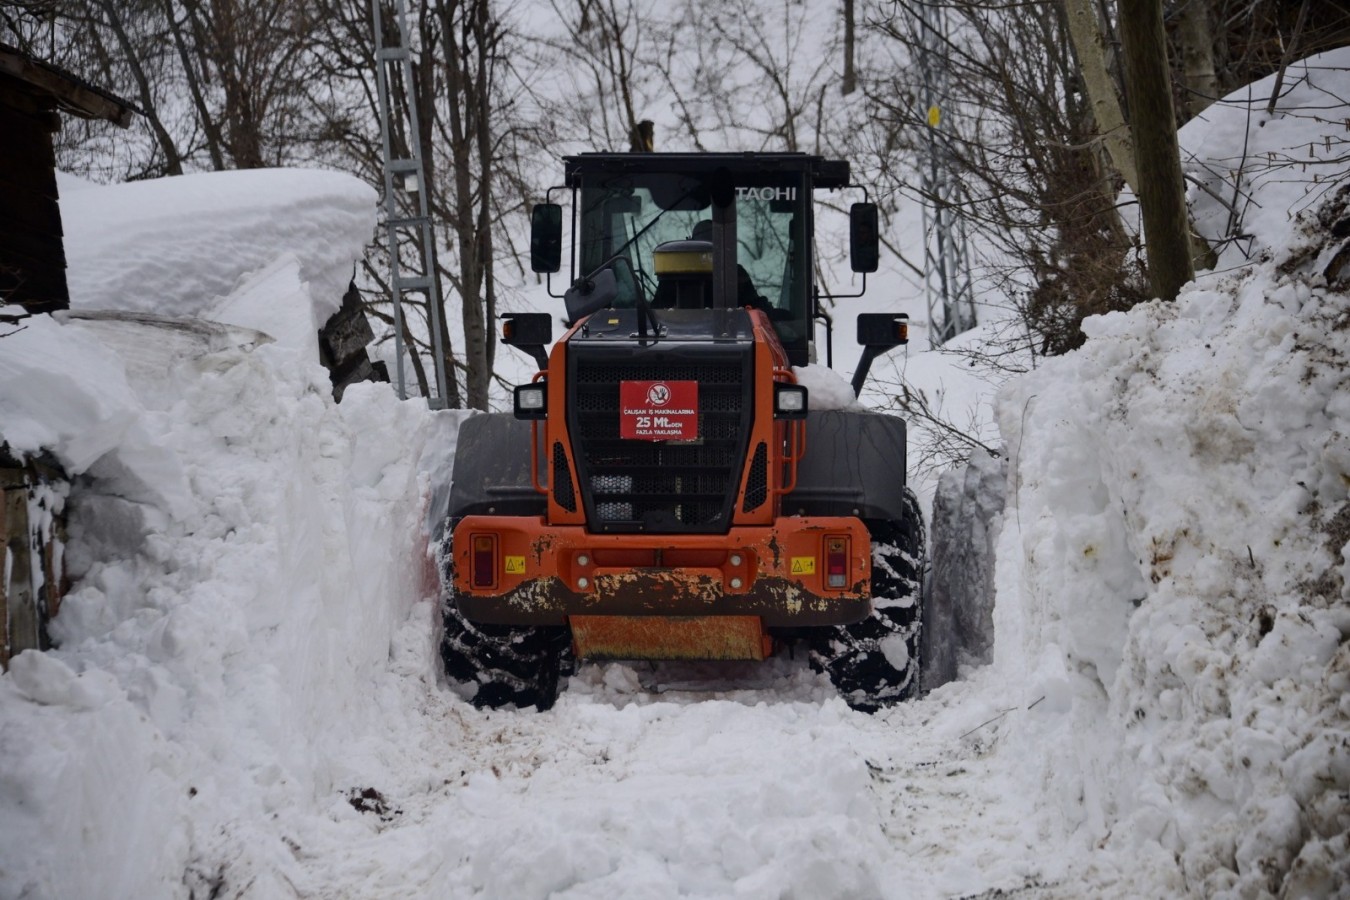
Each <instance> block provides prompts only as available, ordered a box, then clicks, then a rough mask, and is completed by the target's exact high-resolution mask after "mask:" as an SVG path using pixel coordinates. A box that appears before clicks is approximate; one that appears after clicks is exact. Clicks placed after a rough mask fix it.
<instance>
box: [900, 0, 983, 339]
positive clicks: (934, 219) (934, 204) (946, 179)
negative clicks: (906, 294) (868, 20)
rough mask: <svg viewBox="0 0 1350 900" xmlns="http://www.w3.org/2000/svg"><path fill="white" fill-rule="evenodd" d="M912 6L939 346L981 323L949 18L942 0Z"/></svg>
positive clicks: (927, 283)
mask: <svg viewBox="0 0 1350 900" xmlns="http://www.w3.org/2000/svg"><path fill="white" fill-rule="evenodd" d="M910 9H911V10H912V15H914V16H915V18H916V22H915V25H916V26H917V28H918V32H919V41H918V44H919V72H920V75H921V76H922V79H923V91H924V97H923V101H924V104H925V106H926V111H925V120H926V121H927V123H928V125H927V128H926V129H925V130H924V157H925V159H924V161H923V166H922V173H921V174H922V180H921V183H920V190H921V191H922V193H923V200H924V207H923V233H924V266H923V272H924V293H925V295H926V296H927V299H928V323H929V325H928V334H929V341H930V343H931V344H932V345H933V346H934V347H938V346H941V345H942V344H945V343H946V342H947V341H949V340H951V339H952V338H954V337H956V336H957V335H958V334H960V333H961V332H963V331H969V330H970V329H971V328H974V327H975V292H974V287H973V285H972V284H971V277H970V249H969V246H968V244H967V243H966V224H965V219H964V217H963V216H962V214H961V205H962V204H963V203H964V201H965V192H964V191H963V190H962V187H961V182H960V180H959V179H958V178H957V177H956V173H955V172H954V171H953V170H952V167H951V165H950V161H949V160H948V158H947V148H946V141H945V140H944V139H943V134H944V130H945V126H944V121H943V119H944V116H943V108H944V104H945V103H946V101H947V97H948V96H949V94H948V73H947V58H946V40H947V18H946V14H945V13H944V11H943V7H942V6H940V5H939V4H937V3H928V2H924V0H919V2H917V3H915V4H914V5H913V6H911V7H910ZM939 310H940V313H941V315H939ZM939 321H940V322H941V325H939V324H938V323H939Z"/></svg>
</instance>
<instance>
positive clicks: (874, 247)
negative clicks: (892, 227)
mask: <svg viewBox="0 0 1350 900" xmlns="http://www.w3.org/2000/svg"><path fill="white" fill-rule="evenodd" d="M879 243H880V230H879V228H878V226H877V205H876V204H875V203H855V204H853V205H852V206H851V207H849V210H848V256H849V262H850V263H851V264H852V266H853V271H855V272H875V271H876V270H877V262H878V260H879V258H880V255H881V254H880V251H879V249H878V245H879Z"/></svg>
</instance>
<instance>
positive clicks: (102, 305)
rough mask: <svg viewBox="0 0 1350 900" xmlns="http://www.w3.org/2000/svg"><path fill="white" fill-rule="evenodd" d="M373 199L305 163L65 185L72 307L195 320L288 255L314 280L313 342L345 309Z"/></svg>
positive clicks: (352, 183)
mask: <svg viewBox="0 0 1350 900" xmlns="http://www.w3.org/2000/svg"><path fill="white" fill-rule="evenodd" d="M62 184H63V185H66V186H70V184H71V182H70V181H69V180H63V182H62ZM375 200H376V195H375V191H374V189H372V188H371V187H370V186H369V185H367V184H365V183H364V182H362V181H360V180H358V179H356V178H354V177H352V176H350V175H345V174H342V173H340V172H327V171H318V170H305V169H258V170H250V171H237V172H211V173H207V174H201V175H183V176H179V177H176V178H161V179H155V180H152V181H135V182H129V183H127V184H117V185H110V186H107V187H97V186H88V185H83V186H80V187H79V189H76V190H70V191H63V194H62V197H61V221H62V225H63V226H64V228H65V232H66V248H67V249H66V255H67V262H68V265H69V268H68V270H67V278H68V280H69V284H70V296H71V305H72V306H73V307H74V308H77V309H121V310H132V311H137V312H149V313H156V314H159V315H166V316H192V315H198V314H201V313H203V312H204V311H205V310H206V309H207V308H208V307H209V306H210V305H211V304H213V303H215V302H216V301H219V300H221V299H222V298H224V297H226V296H227V295H229V294H232V293H234V291H235V289H236V288H237V287H239V285H240V282H241V280H242V279H243V278H244V277H245V276H247V275H250V274H252V273H255V272H258V271H259V270H262V269H264V268H265V267H267V266H269V265H270V264H272V263H274V262H275V261H277V259H278V258H279V257H281V256H283V255H284V254H286V253H288V252H289V253H293V254H295V255H296V265H297V270H298V275H299V280H301V281H303V282H305V283H307V284H308V286H309V297H310V299H311V301H312V303H313V312H312V317H311V321H312V323H313V324H312V326H311V329H310V330H311V337H312V332H313V331H315V330H317V329H318V328H319V326H321V325H323V323H324V322H326V321H327V320H328V317H329V316H330V315H332V314H333V313H334V312H336V311H337V309H338V307H339V306H340V305H341V303H342V294H343V292H344V291H345V290H346V287H347V282H348V280H349V279H350V278H351V276H352V265H353V262H354V261H355V260H357V259H359V258H360V257H361V250H362V248H363V247H364V246H365V245H366V244H367V243H369V241H370V240H371V237H372V235H373V229H374V226H375ZM282 299H283V298H280V297H278V298H276V300H277V302H281V301H282ZM251 327H256V326H251Z"/></svg>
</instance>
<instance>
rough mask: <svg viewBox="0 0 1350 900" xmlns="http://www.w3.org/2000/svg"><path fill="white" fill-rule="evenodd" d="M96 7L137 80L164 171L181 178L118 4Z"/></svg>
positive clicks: (179, 158)
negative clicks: (115, 38) (161, 152)
mask: <svg viewBox="0 0 1350 900" xmlns="http://www.w3.org/2000/svg"><path fill="white" fill-rule="evenodd" d="M99 5H100V6H101V7H102V8H103V13H104V15H106V16H107V17H108V25H109V27H111V28H112V31H113V34H114V35H115V36H116V37H117V44H118V46H120V47H121V48H122V52H123V53H124V54H126V58H127V65H128V66H130V68H131V75H132V78H134V79H135V80H136V91H137V93H139V94H140V98H141V107H142V109H143V110H144V111H145V117H146V118H147V119H149V120H150V128H151V130H152V131H154V133H155V140H156V141H157V142H158V143H159V149H160V150H162V151H163V153H164V168H165V171H167V172H168V173H169V174H170V175H182V174H183V157H182V155H180V154H179V152H178V148H177V147H175V146H174V143H173V138H172V137H170V136H169V132H168V130H167V129H166V128H165V127H164V123H163V122H161V121H160V119H159V111H158V109H157V108H156V106H155V98H154V95H153V94H152V93H151V91H150V79H149V78H147V77H146V74H145V69H143V68H142V67H141V61H140V57H139V56H138V55H137V53H136V49H135V48H134V47H132V46H131V39H130V37H129V36H128V35H127V31H126V28H124V27H123V26H122V19H121V18H120V17H119V16H118V14H117V4H115V3H112V2H110V0H102V2H101V3H100V4H99Z"/></svg>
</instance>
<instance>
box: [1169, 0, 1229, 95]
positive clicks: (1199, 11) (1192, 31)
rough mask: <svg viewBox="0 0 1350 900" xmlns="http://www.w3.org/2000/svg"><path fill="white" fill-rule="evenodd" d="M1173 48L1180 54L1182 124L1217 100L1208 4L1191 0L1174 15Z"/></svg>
mask: <svg viewBox="0 0 1350 900" xmlns="http://www.w3.org/2000/svg"><path fill="white" fill-rule="evenodd" d="M1177 46H1178V47H1179V48H1180V52H1181V80H1182V83H1183V84H1184V85H1185V88H1186V110H1185V112H1186V121H1190V120H1191V119H1194V118H1195V117H1196V116H1198V115H1200V113H1202V112H1204V111H1205V109H1206V107H1208V106H1209V105H1210V104H1211V103H1213V102H1214V101H1215V100H1218V99H1219V75H1218V73H1217V72H1216V71H1215V69H1214V29H1213V27H1212V26H1211V25H1210V20H1209V4H1208V3H1199V2H1195V0H1192V2H1190V3H1183V4H1182V5H1181V9H1180V11H1179V13H1178V21H1177Z"/></svg>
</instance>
